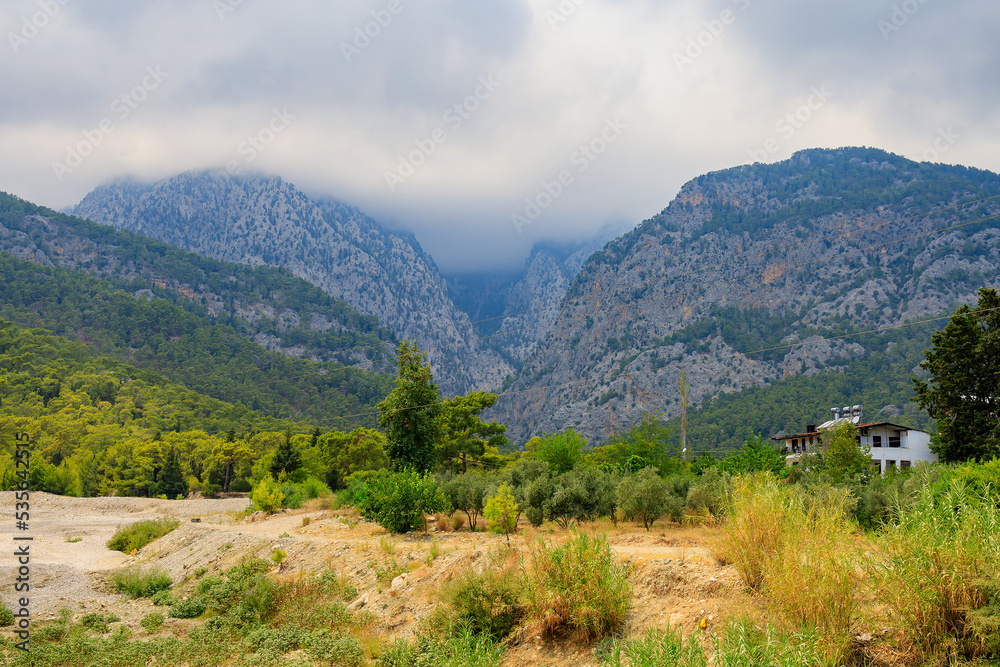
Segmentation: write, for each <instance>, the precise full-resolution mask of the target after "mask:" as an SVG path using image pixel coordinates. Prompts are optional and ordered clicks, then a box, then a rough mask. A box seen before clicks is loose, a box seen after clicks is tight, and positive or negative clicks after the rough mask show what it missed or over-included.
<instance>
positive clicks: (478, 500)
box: [442, 473, 491, 532]
mask: <svg viewBox="0 0 1000 667" xmlns="http://www.w3.org/2000/svg"><path fill="white" fill-rule="evenodd" d="M490 485H491V480H490V478H489V477H487V476H486V475H484V474H482V473H465V474H463V475H456V476H455V477H453V478H452V479H451V480H449V481H448V482H447V483H446V484H445V485H444V486H443V487H442V491H443V492H444V495H445V496H446V497H447V498H448V501H449V502H450V503H451V507H452V509H455V510H458V511H461V512H465V515H466V516H467V517H469V528H471V529H472V530H473V532H474V531H475V530H476V525H477V524H478V519H479V515H480V514H481V513H482V512H483V508H484V507H485V502H486V491H487V489H488V488H489V487H490Z"/></svg>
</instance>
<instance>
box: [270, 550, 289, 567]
mask: <svg viewBox="0 0 1000 667" xmlns="http://www.w3.org/2000/svg"><path fill="white" fill-rule="evenodd" d="M287 557H288V554H286V553H285V552H284V551H282V550H281V549H275V550H274V553H272V554H271V562H272V563H274V564H275V565H281V563H282V561H284V560H285V558H287Z"/></svg>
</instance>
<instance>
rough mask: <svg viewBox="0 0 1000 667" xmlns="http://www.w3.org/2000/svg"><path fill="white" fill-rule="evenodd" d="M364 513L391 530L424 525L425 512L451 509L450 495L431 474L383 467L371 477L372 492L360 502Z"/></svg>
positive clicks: (369, 489)
mask: <svg viewBox="0 0 1000 667" xmlns="http://www.w3.org/2000/svg"><path fill="white" fill-rule="evenodd" d="M359 508H360V509H361V513H362V515H363V516H364V517H365V519H367V520H368V521H374V522H376V523H378V524H379V525H380V526H382V527H383V528H385V529H386V530H388V531H389V532H391V533H408V532H410V531H413V530H417V529H419V528H422V527H423V525H424V514H433V513H435V512H441V511H445V510H447V509H449V507H448V499H447V498H446V497H445V496H444V494H443V493H442V492H441V489H440V488H438V485H437V484H436V483H435V482H434V480H432V479H431V478H430V477H426V476H421V475H420V474H419V473H417V472H415V471H412V470H411V471H406V472H397V473H392V472H388V471H384V470H383V471H380V472H379V474H377V475H376V476H375V477H373V478H371V480H370V481H369V484H368V493H367V496H366V497H365V499H364V500H363V501H362V502H361V503H360V505H359Z"/></svg>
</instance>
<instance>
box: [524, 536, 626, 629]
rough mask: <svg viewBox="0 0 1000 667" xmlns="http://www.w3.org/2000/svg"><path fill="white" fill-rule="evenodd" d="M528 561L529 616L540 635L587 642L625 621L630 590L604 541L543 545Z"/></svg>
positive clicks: (576, 540)
mask: <svg viewBox="0 0 1000 667" xmlns="http://www.w3.org/2000/svg"><path fill="white" fill-rule="evenodd" d="M531 562H532V567H531V572H530V575H529V583H528V585H529V588H530V590H529V591H528V594H527V595H526V598H527V599H528V600H530V602H529V615H530V616H531V618H532V619H533V620H534V621H535V622H536V623H537V624H538V625H539V629H540V630H541V631H542V632H543V633H544V634H546V635H549V636H553V635H556V634H560V633H563V632H572V633H579V634H580V635H582V636H583V637H584V638H585V639H588V640H591V639H596V638H599V637H603V636H605V635H607V634H609V633H611V632H613V631H615V630H616V629H617V628H618V627H619V626H621V624H622V623H623V622H624V621H625V617H626V615H627V614H628V610H629V607H630V605H631V601H632V586H631V584H630V583H629V581H628V577H627V572H626V569H625V566H623V565H622V564H621V563H619V561H618V558H617V557H616V556H615V555H614V553H613V552H612V550H611V547H610V546H609V545H608V542H607V540H606V539H604V538H591V537H588V536H586V535H579V536H576V537H574V538H572V539H570V540H569V541H568V542H567V543H566V544H565V545H562V546H551V545H548V544H544V543H541V544H539V545H538V546H537V547H536V548H535V549H534V551H533V553H532V559H531Z"/></svg>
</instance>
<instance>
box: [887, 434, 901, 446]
mask: <svg viewBox="0 0 1000 667" xmlns="http://www.w3.org/2000/svg"><path fill="white" fill-rule="evenodd" d="M889 446H890V447H899V434H898V433H897V434H896V435H890V436H889Z"/></svg>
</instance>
